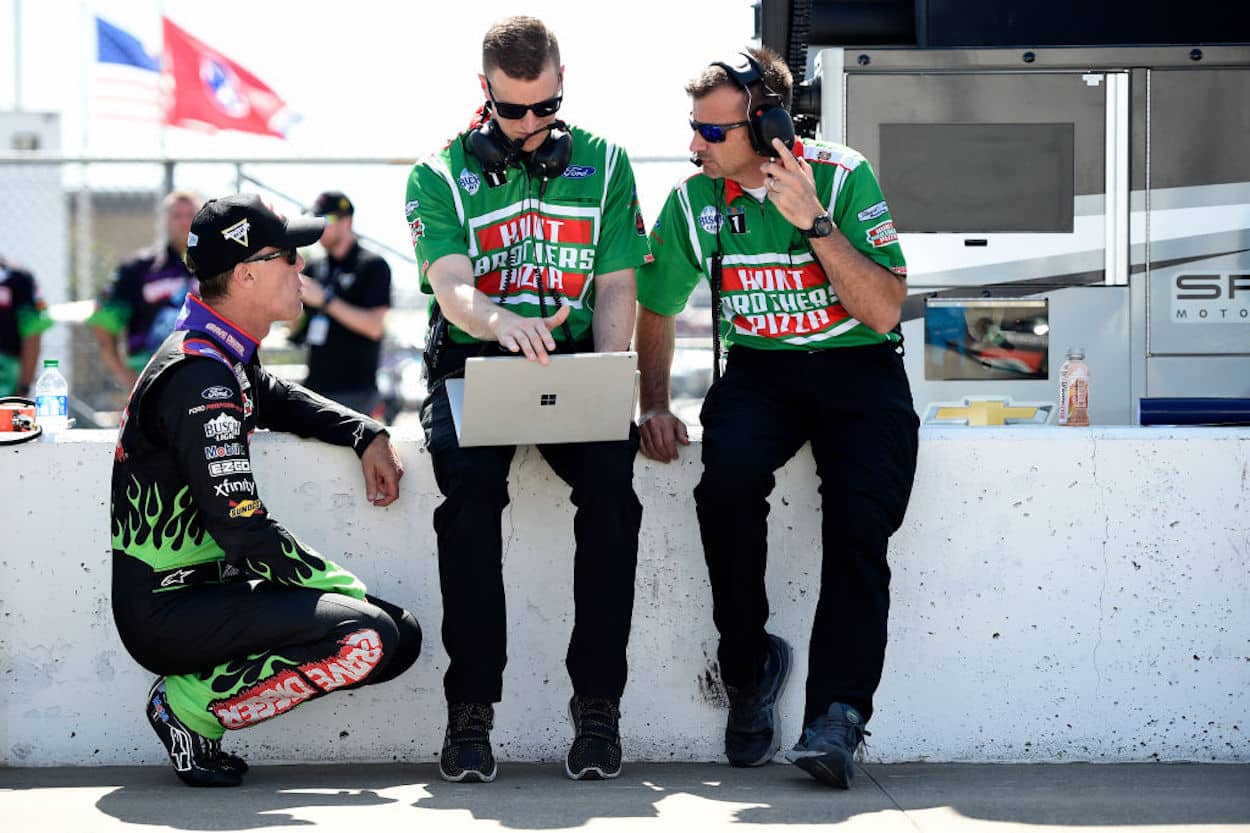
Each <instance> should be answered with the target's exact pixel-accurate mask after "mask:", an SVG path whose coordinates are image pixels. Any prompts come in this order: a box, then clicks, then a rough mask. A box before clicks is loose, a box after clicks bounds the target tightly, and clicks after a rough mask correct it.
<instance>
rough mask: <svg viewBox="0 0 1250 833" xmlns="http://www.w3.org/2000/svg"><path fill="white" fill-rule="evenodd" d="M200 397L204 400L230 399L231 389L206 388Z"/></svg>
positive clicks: (219, 386)
mask: <svg viewBox="0 0 1250 833" xmlns="http://www.w3.org/2000/svg"><path fill="white" fill-rule="evenodd" d="M200 396H201V397H202V398H204V399H229V398H230V396H231V393H230V388H226V387H222V386H221V385H217V386H215V387H211V388H204V390H202V391H200Z"/></svg>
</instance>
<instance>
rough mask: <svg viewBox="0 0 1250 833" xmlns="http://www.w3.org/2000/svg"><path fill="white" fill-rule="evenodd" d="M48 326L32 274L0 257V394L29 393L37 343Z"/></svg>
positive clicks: (47, 318)
mask: <svg viewBox="0 0 1250 833" xmlns="http://www.w3.org/2000/svg"><path fill="white" fill-rule="evenodd" d="M51 326H52V318H51V316H49V315H48V305H47V304H45V303H44V302H43V298H41V297H40V295H39V285H38V284H37V283H35V276H34V275H32V274H31V273H30V272H28V271H26V270H25V269H21V268H19V267H18V266H17V265H16V264H13V263H9V262H8V261H7V260H5V259H4V258H3V257H0V396H30V386H31V385H32V384H33V383H34V381H35V368H36V365H37V364H38V362H39V343H40V340H41V338H42V334H43V331H44V330H46V329H48V328H49V327H51Z"/></svg>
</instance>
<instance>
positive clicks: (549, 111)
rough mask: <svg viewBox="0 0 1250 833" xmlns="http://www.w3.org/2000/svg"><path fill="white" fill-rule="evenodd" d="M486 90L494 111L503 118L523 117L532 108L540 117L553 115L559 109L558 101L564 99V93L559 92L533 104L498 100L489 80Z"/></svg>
mask: <svg viewBox="0 0 1250 833" xmlns="http://www.w3.org/2000/svg"><path fill="white" fill-rule="evenodd" d="M486 91H487V92H488V93H490V103H491V106H492V107H494V108H495V112H496V113H498V114H499V115H500V116H502V117H503V118H505V119H523V118H525V114H526V112H527V111H529V110H533V111H534V115H535V116H538V117H539V118H540V119H541V118H546V117H547V116H550V115H554V114H555V112H556V111H557V110H559V109H560V102H561V101H563V100H564V95H563V94H560V95H557V96H553V97H551V98H549V99H547V100H546V101H536V102H534V103H533V104H512V103H510V102H507V101H498V100H496V98H495V91H494V90H493V89H491V86H490V82H489V81H487V82H486Z"/></svg>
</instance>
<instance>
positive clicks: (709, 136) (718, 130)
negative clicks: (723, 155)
mask: <svg viewBox="0 0 1250 833" xmlns="http://www.w3.org/2000/svg"><path fill="white" fill-rule="evenodd" d="M748 124H750V122H748V121H736V122H734V123H733V124H708V123H707V122H702V121H695V120H694V119H691V120H690V129H691V130H694V131H696V132H698V134H699V135H700V136H702V137H703V141H705V142H708V143H710V144H713V145H719V144H720V143H721V142H723V141H725V139H726V138H727V137H728V135H729V131H730V130H733V129H734V128H735V127H746V126H747V125H748Z"/></svg>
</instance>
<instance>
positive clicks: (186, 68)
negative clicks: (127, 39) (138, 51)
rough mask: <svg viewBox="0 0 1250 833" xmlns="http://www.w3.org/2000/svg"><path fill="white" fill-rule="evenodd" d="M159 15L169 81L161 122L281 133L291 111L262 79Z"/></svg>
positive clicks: (271, 133) (289, 118) (292, 117)
mask: <svg viewBox="0 0 1250 833" xmlns="http://www.w3.org/2000/svg"><path fill="white" fill-rule="evenodd" d="M163 21H164V25H165V65H164V72H165V74H166V76H167V77H168V78H169V79H170V81H171V82H172V85H171V88H170V94H169V99H168V102H167V105H166V108H165V123H166V124H170V125H173V126H175V127H190V128H195V129H199V130H214V129H218V128H220V129H223V130H241V131H243V132H245V133H263V134H265V135H267V136H277V137H279V138H282V137H283V136H284V130H285V129H286V128H287V127H288V126H290V124H291V122H292V121H294V118H295V117H294V114H292V113H291V112H290V111H289V110H288V109H287V106H286V102H284V101H283V100H282V99H280V98H278V96H277V95H276V94H275V93H274V91H273V90H271V89H269V87H268V86H267V85H266V84H265V82H264V81H261V80H260V79H259V78H257V77H256V76H255V75H253V74H252V73H250V72H248V71H247V70H246V69H244V68H243V67H241V66H239V65H238V64H236V63H235V62H234V61H232V60H230V59H229V58H227V57H226V56H225V55H222V54H221V53H220V52H218V51H217V50H215V49H213V48H212V47H210V46H208V45H207V44H205V43H204V42H203V41H200V40H197V39H196V38H194V37H192V36H191V35H189V34H188V33H187V32H185V31H183V30H182V29H180V28H178V27H177V26H175V25H174V24H173V23H172V22H171V21H170V20H169V18H167V17H166V18H164V19H163Z"/></svg>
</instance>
